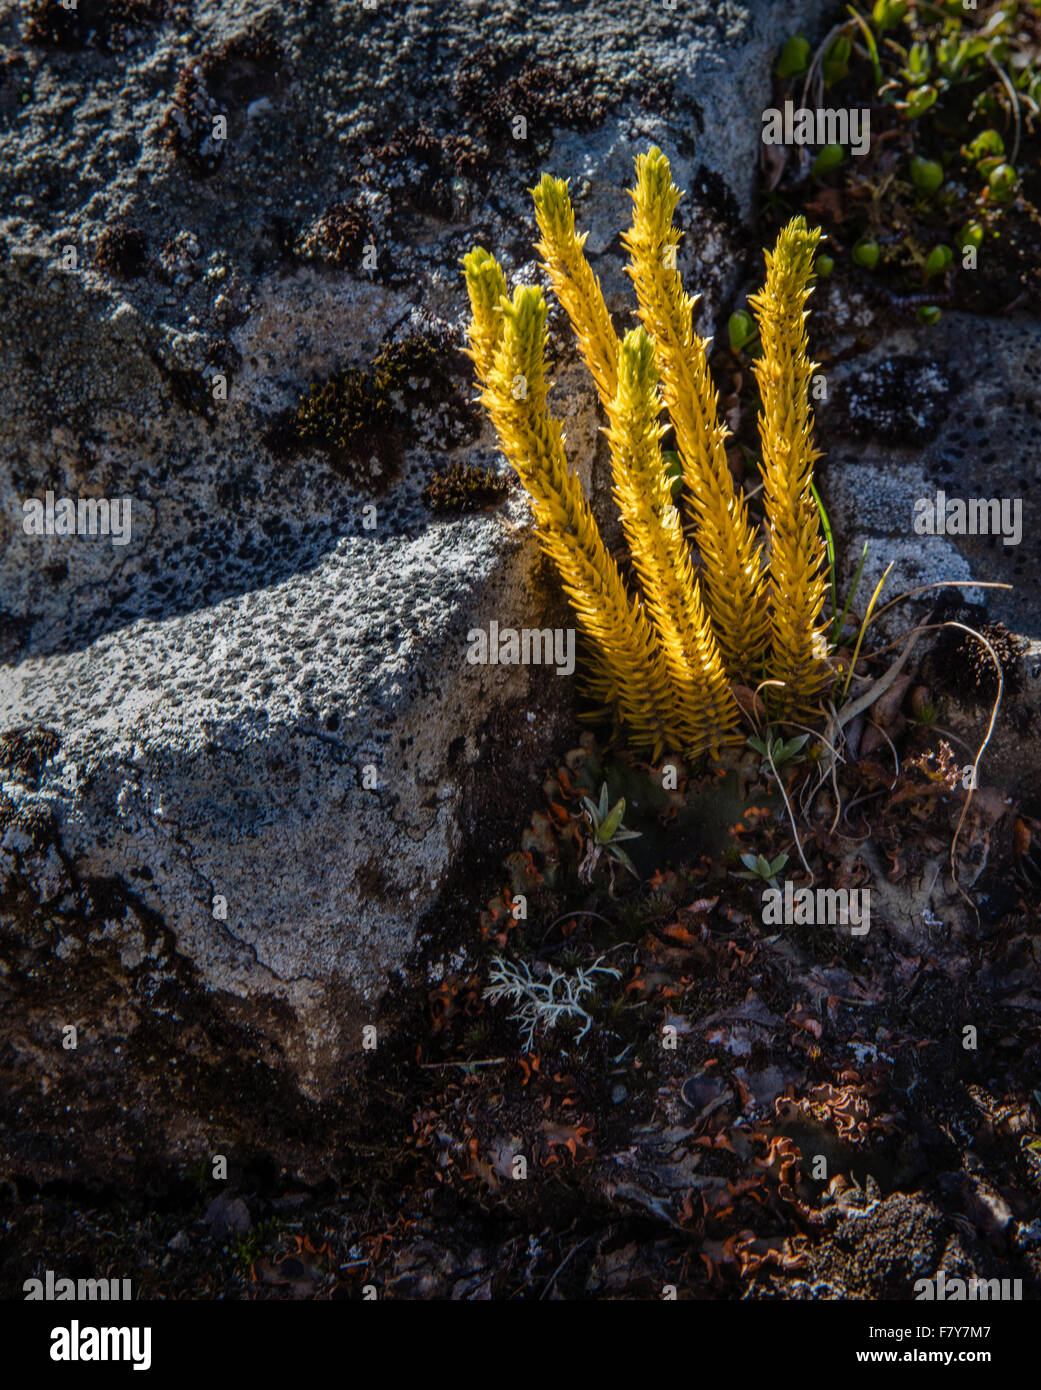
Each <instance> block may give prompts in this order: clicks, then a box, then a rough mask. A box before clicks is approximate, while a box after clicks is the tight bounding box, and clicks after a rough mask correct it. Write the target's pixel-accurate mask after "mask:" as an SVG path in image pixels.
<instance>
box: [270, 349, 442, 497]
mask: <svg viewBox="0 0 1041 1390" xmlns="http://www.w3.org/2000/svg"><path fill="white" fill-rule="evenodd" d="M465 361H466V359H465V357H463V355H462V354H461V353H460V351H459V349H458V348H457V347H456V346H455V344H454V343H453V342H452V341H451V338H450V337H449V335H448V334H446V333H445V332H443V331H440V330H437V329H431V330H429V331H427V332H421V333H414V334H412V335H411V336H409V337H408V338H404V339H402V340H401V341H400V342H391V343H384V344H383V345H382V346H381V348H380V351H379V353H378V354H377V356H376V359H375V361H374V362H373V364H372V366H371V368H364V367H354V366H352V367H345V368H343V369H341V370H340V371H338V372H334V373H333V374H332V375H331V376H330V377H327V378H326V380H325V381H321V382H316V383H315V384H314V385H313V386H312V387H311V389H310V391H308V393H307V394H306V395H305V396H304V398H303V400H302V401H301V402H300V405H299V407H298V408H297V410H296V412H295V414H294V415H292V416H291V417H289V416H283V417H281V418H280V419H279V420H278V421H277V422H276V423H275V425H274V427H273V428H272V429H271V430H270V431H269V433H268V435H267V441H266V442H267V444H268V446H269V447H270V448H272V449H273V450H274V451H275V452H278V453H282V452H286V453H289V452H293V451H295V450H297V449H299V448H308V447H310V448H317V449H321V450H322V451H323V452H324V453H326V454H327V455H328V456H329V462H330V463H331V464H332V466H333V467H334V468H335V469H336V471H337V472H338V473H340V474H341V476H343V477H345V478H347V479H348V480H349V481H350V482H352V483H353V484H355V485H356V486H359V487H374V486H377V485H384V484H386V482H387V481H389V477H390V476H391V474H392V473H393V471H394V470H395V469H396V467H397V464H398V463H399V462H400V457H401V452H402V449H403V448H404V447H405V445H406V444H408V443H410V442H411V441H412V440H413V439H415V437H416V435H417V432H418V429H419V426H420V423H421V422H422V421H423V420H424V419H425V418H427V417H429V416H430V414H431V408H432V406H437V407H438V408H441V409H443V410H447V413H448V414H449V415H450V416H451V417H452V419H451V424H452V426H453V427H454V428H455V430H456V431H457V442H458V435H460V434H464V433H465V431H466V428H467V421H466V411H465V407H463V406H461V404H460V399H459V398H460V393H459V391H458V388H457V387H456V385H455V384H454V382H453V380H452V378H453V375H459V374H461V364H465Z"/></svg>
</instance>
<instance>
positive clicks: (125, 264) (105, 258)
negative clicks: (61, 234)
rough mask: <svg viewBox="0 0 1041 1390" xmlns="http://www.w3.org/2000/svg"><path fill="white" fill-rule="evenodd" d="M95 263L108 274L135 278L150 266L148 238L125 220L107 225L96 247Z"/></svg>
mask: <svg viewBox="0 0 1041 1390" xmlns="http://www.w3.org/2000/svg"><path fill="white" fill-rule="evenodd" d="M94 264H95V265H96V266H97V267H98V269H99V270H103V271H105V272H106V274H108V275H119V276H121V277H122V278H123V279H128V280H129V279H133V278H134V277H136V276H138V275H144V273H145V271H146V269H147V268H148V238H147V237H146V236H145V234H144V232H142V231H141V230H140V228H138V227H131V226H128V224H127V223H125V222H117V223H114V224H113V225H112V226H111V227H106V228H105V229H104V231H103V232H102V233H101V235H100V236H99V237H98V241H97V246H96V247H95V249H94Z"/></svg>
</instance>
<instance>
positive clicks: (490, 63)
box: [454, 47, 605, 144]
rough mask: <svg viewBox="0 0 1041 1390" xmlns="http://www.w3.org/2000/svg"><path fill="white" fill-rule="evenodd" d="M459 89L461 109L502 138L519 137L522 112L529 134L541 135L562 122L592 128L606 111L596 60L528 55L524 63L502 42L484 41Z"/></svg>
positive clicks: (459, 78)
mask: <svg viewBox="0 0 1041 1390" xmlns="http://www.w3.org/2000/svg"><path fill="white" fill-rule="evenodd" d="M454 95H455V99H456V102H457V104H458V106H459V109H460V110H461V111H462V112H463V113H464V114H465V115H466V116H467V117H469V118H470V119H471V120H473V121H474V122H475V123H476V124H477V126H478V127H479V128H480V129H482V130H483V131H484V133H485V134H486V136H487V137H488V139H490V140H492V141H494V142H496V143H502V142H505V141H507V140H511V141H512V140H513V139H514V138H515V129H516V127H515V122H516V120H517V118H518V117H522V118H523V119H524V120H525V121H526V122H527V126H528V130H527V132H526V135H525V139H527V138H529V137H530V138H532V139H540V138H546V137H548V136H549V134H550V132H551V131H552V129H553V128H554V127H556V126H564V127H568V128H570V129H574V130H586V129H588V128H589V127H590V126H593V125H596V124H597V123H598V122H600V121H602V120H603V118H604V114H605V107H604V104H603V102H602V101H601V100H600V99H599V97H598V96H597V95H596V93H595V82H594V70H593V68H592V67H591V66H584V67H578V66H576V65H574V64H571V63H538V62H533V61H531V60H530V59H527V60H525V61H523V62H522V64H521V65H520V66H519V68H518V64H517V57H516V56H515V55H514V54H511V53H510V52H508V51H507V50H505V49H502V48H491V47H484V48H481V49H479V50H478V51H477V52H476V53H474V54H473V55H472V56H471V57H470V58H467V59H464V60H463V62H462V63H461V64H460V65H459V69H458V72H457V75H456V81H455V91H454ZM517 143H518V144H521V143H523V142H521V141H518V142H517Z"/></svg>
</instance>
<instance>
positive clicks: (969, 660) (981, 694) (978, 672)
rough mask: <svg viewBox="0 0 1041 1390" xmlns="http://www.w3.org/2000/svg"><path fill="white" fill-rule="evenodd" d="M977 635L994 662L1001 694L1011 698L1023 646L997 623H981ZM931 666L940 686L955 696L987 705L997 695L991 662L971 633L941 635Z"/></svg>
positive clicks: (950, 630)
mask: <svg viewBox="0 0 1041 1390" xmlns="http://www.w3.org/2000/svg"><path fill="white" fill-rule="evenodd" d="M977 631H978V632H979V634H980V636H981V637H984V638H985V639H986V641H987V642H989V644H990V646H991V648H992V649H993V652H994V656H996V657H997V659H998V662H999V664H1000V666H1001V674H1002V679H1003V681H1004V691H1005V694H1006V695H1012V694H1014V693H1015V692H1016V691H1017V690H1018V689H1019V685H1020V670H1019V658H1020V657H1021V655H1022V654H1023V652H1024V651H1025V650H1026V647H1027V643H1026V642H1025V641H1024V640H1023V639H1022V638H1020V637H1017V636H1016V635H1015V633H1013V632H1010V631H1009V630H1008V628H1007V627H1006V626H1005V624H1004V623H1001V622H992V623H983V624H981V625H980V627H979V628H977ZM932 662H933V665H934V668H935V670H936V672H937V674H938V676H939V677H940V679H941V680H942V681H943V682H944V684H946V685H947V686H948V687H949V688H950V689H951V690H953V691H954V692H955V693H957V694H959V695H962V696H964V697H967V698H969V699H970V700H973V701H979V702H985V703H990V702H991V701H993V700H994V698H995V696H996V695H997V693H998V673H997V671H996V670H995V668H994V659H993V657H992V656H991V654H990V652H989V651H988V650H987V648H986V647H985V646H984V645H983V643H982V642H981V641H980V640H979V638H977V637H973V636H972V634H971V633H968V632H961V631H959V630H957V629H954V628H949V629H947V630H946V631H944V632H943V634H942V635H941V637H940V639H939V641H938V642H937V643H936V646H935V647H934V648H933V651H932Z"/></svg>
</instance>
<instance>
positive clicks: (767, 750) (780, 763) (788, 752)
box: [748, 729, 810, 773]
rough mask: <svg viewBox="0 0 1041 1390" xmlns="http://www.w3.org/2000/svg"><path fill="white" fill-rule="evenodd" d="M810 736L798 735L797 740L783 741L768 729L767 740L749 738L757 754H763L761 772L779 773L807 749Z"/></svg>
mask: <svg viewBox="0 0 1041 1390" xmlns="http://www.w3.org/2000/svg"><path fill="white" fill-rule="evenodd" d="M809 737H810V736H809V734H798V735H796V737H795V738H790V739H787V740H785V739H783V738H780V737H779V736H778V737H774V735H773V733H772V732H771V730H769V729H767V731H766V737H765V738H754V737H753V738H749V740H748V742H749V744H750V746H751V747H752V748H754V749H755V751H756V752H757V753H761V754H762V757H763V761H762V763H761V765H760V768H759V770H760V772H774V773H778V772H780V771H781V769H782V768H783V767H784V765H785V763H789V762H791V760H792V759H793V758H794V757H795V756H796V755H797V754H799V753H801V752H802V750H803V749H804V748H805V746H806V743H807V741H808V740H809Z"/></svg>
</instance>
